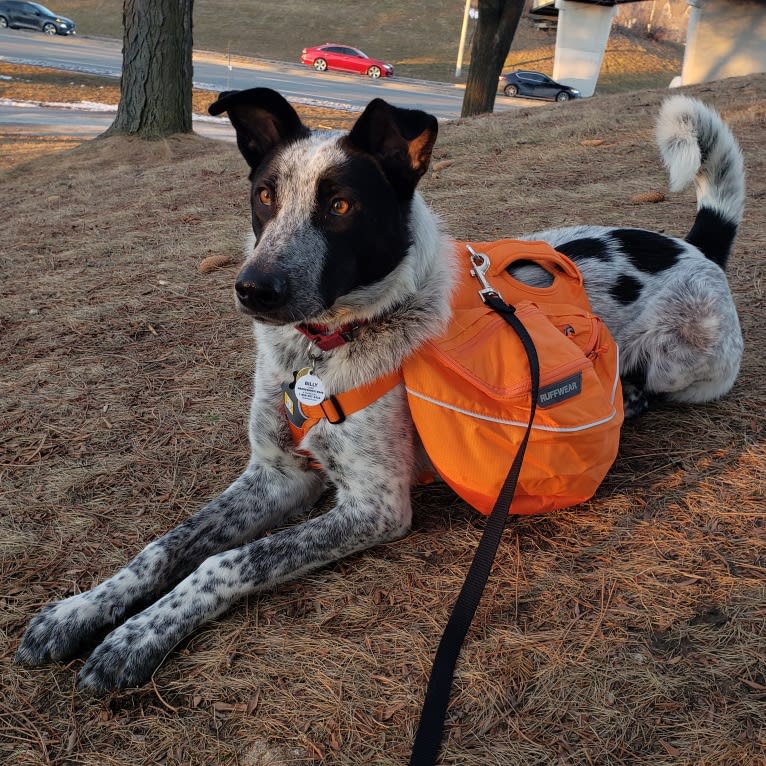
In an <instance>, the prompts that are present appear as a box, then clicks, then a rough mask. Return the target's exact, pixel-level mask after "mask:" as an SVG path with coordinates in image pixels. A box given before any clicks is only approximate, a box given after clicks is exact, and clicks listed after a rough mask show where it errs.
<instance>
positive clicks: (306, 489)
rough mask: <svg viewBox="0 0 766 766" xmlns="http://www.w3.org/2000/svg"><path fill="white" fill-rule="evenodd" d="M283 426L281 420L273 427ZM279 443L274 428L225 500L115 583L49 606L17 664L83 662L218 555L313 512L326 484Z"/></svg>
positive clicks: (154, 546) (151, 549)
mask: <svg viewBox="0 0 766 766" xmlns="http://www.w3.org/2000/svg"><path fill="white" fill-rule="evenodd" d="M280 423H281V421H280V422H277V421H276V420H274V422H273V426H274V429H278V428H279V427H280ZM261 425H262V426H263V425H265V424H263V422H262V423H261ZM261 431H263V427H262V428H261ZM277 440H278V437H277V435H276V430H275V434H274V435H272V437H271V439H270V441H269V442H267V441H265V440H264V442H263V443H264V444H267V445H268V446H264V447H263V448H262V449H261V448H259V440H258V439H256V438H254V439H253V459H252V460H251V462H250V465H249V466H248V468H247V469H246V470H245V472H244V473H243V474H242V475H241V476H240V477H239V478H238V479H237V480H236V481H235V482H234V483H233V484H232V485H231V486H230V487H229V488H228V489H227V490H225V491H224V492H223V494H222V495H220V496H219V497H218V498H216V499H215V500H213V501H212V502H210V503H209V504H208V505H206V506H205V507H204V508H203V509H202V510H201V511H199V512H198V513H197V514H195V515H194V516H192V517H190V518H189V519H187V520H186V521H184V522H183V523H182V524H180V525H179V526H178V527H176V528H175V529H173V530H171V531H170V532H168V533H167V534H165V535H164V536H163V537H161V538H159V539H158V540H155V541H154V542H152V543H150V544H149V545H147V546H146V548H144V549H143V550H142V551H141V552H140V553H139V554H138V555H137V556H136V557H135V558H134V559H133V560H132V561H131V562H130V563H129V564H128V565H127V566H126V567H124V568H123V569H121V570H120V571H119V572H117V573H116V574H115V575H113V576H112V577H110V578H109V579H108V580H105V581H104V582H103V583H101V584H100V585H97V586H96V587H95V588H93V589H92V590H89V591H85V592H83V593H79V594H77V595H75V596H70V597H69V598H66V599H64V600H63V601H57V602H53V603H51V604H49V605H48V606H47V607H45V609H43V610H42V611H41V612H40V613H39V614H38V615H37V616H35V617H34V618H33V619H32V620H31V621H30V623H29V626H28V627H27V630H26V632H25V634H24V637H23V638H22V641H21V644H20V646H19V649H18V652H17V654H16V659H17V661H18V662H21V663H23V664H28V665H39V664H42V663H44V662H48V661H51V660H65V659H69V658H71V657H73V656H76V655H77V654H78V653H79V652H80V651H81V650H82V649H84V648H87V647H88V646H92V645H93V644H94V643H96V642H97V640H99V639H100V638H101V637H102V636H103V635H104V633H106V632H107V631H108V630H111V628H113V627H114V626H115V625H116V624H118V623H119V622H120V621H121V620H122V619H124V618H125V617H126V616H128V615H130V614H133V613H135V612H136V611H138V610H139V609H142V608H143V607H144V606H145V605H146V604H148V603H151V602H152V601H154V600H155V599H156V598H157V597H158V596H160V595H162V594H163V593H166V592H167V590H168V589H169V588H170V587H172V586H174V585H175V584H176V583H178V582H179V581H180V580H182V579H183V578H184V577H186V576H187V575H188V574H189V573H190V572H192V571H194V569H196V567H197V566H198V565H199V564H200V563H201V562H203V561H204V560H205V559H206V558H208V557H209V556H210V555H211V554H214V553H217V552H219V551H222V550H227V549H228V548H232V547H235V546H237V545H240V544H241V543H242V542H243V541H245V540H249V539H252V538H253V537H255V536H258V535H260V534H262V533H263V532H265V531H267V530H269V529H271V528H273V527H274V526H277V525H279V524H281V523H284V522H285V521H286V520H288V519H289V518H291V517H292V516H294V515H296V514H297V513H300V512H303V511H305V510H306V509H307V508H309V507H311V506H312V505H313V503H314V502H315V501H316V499H317V497H318V495H319V494H320V492H321V490H322V488H323V486H324V483H325V482H324V479H323V478H322V477H321V476H319V475H318V474H317V473H316V472H311V471H306V470H304V465H303V463H304V461H303V460H302V459H299V458H296V457H295V456H293V455H291V454H290V453H289V452H284V451H282V450H280V449H279V447H277V446H276V444H277Z"/></svg>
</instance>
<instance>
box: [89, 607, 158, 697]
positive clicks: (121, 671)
mask: <svg viewBox="0 0 766 766" xmlns="http://www.w3.org/2000/svg"><path fill="white" fill-rule="evenodd" d="M146 622H147V621H146V620H143V619H142V615H141V614H139V615H136V616H135V617H133V618H131V619H130V620H128V621H127V622H126V623H125V624H124V625H121V626H120V627H119V628H117V629H116V630H113V631H112V632H111V633H110V634H109V635H108V636H107V637H106V638H105V639H104V641H103V642H102V643H100V644H99V645H98V646H97V647H96V648H95V649H94V650H93V654H91V655H90V657H89V658H88V660H87V662H86V663H85V665H83V667H82V670H80V673H79V675H78V677H77V686H78V688H79V689H80V690H82V691H88V692H92V693H93V694H98V695H103V694H106V693H107V692H110V691H113V690H115V689H125V688H128V687H134V686H142V685H143V684H145V683H146V682H147V681H148V680H149V679H150V678H151V677H152V674H153V673H154V671H155V670H156V669H157V667H159V665H160V664H161V663H162V660H163V659H164V658H165V655H166V654H167V653H168V652H169V651H170V650H171V649H172V648H173V643H172V642H171V643H170V644H169V645H168V643H167V641H166V640H165V636H164V635H162V634H161V633H158V632H156V631H155V630H153V629H152V627H151V625H149V624H145V623H146Z"/></svg>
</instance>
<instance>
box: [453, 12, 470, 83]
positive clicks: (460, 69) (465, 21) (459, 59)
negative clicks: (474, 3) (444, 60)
mask: <svg viewBox="0 0 766 766" xmlns="http://www.w3.org/2000/svg"><path fill="white" fill-rule="evenodd" d="M470 12H471V0H465V10H464V11H463V28H462V29H461V30H460V45H459V46H458V49H457V63H456V64H455V77H460V75H461V74H462V73H463V48H464V47H465V36H466V33H467V32H468V15H469V13H470Z"/></svg>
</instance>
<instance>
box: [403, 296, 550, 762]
mask: <svg viewBox="0 0 766 766" xmlns="http://www.w3.org/2000/svg"><path fill="white" fill-rule="evenodd" d="M484 302H485V303H486V304H487V305H488V306H489V307H490V308H492V309H493V310H494V311H496V312H497V313H498V314H500V316H501V317H502V318H503V319H504V320H505V321H506V322H507V323H508V324H509V325H510V326H511V327H512V328H513V330H514V331H515V332H516V334H517V335H518V336H519V340H520V341H521V343H522V345H523V346H524V351H525V352H526V355H527V360H528V361H529V371H530V378H531V383H532V389H531V404H530V408H529V423H528V424H527V430H526V433H525V434H524V438H523V439H522V442H521V444H520V445H519V449H518V451H517V452H516V457H515V458H514V459H513V464H512V465H511V469H510V471H508V476H507V477H506V479H505V482H504V483H503V486H502V488H501V490H500V494H499V495H498V496H497V501H496V502H495V506H494V508H493V509H492V513H491V514H490V515H489V517H488V518H487V522H486V526H485V527H484V532H483V534H482V536H481V540H480V541H479V545H478V547H477V548H476V553H475V554H474V557H473V561H472V562H471V566H470V568H469V570H468V574H467V575H466V578H465V582H464V583H463V587H462V588H461V589H460V594H459V595H458V597H457V600H456V601H455V606H454V607H453V608H452V614H451V615H450V618H449V620H448V621H447V627H446V628H445V629H444V633H443V634H442V637H441V640H440V641H439V647H438V649H437V650H436V656H435V657H434V663H433V667H432V668H431V677H430V678H429V680H428V688H427V690H426V697H425V701H424V702H423V709H422V710H421V712H420V723H419V724H418V730H417V732H416V734H415V743H414V745H413V747H412V755H411V756H410V766H433V764H435V763H436V758H437V756H438V755H439V749H440V747H441V740H442V735H443V732H444V719H445V718H446V715H447V706H448V704H449V697H450V690H451V688H452V678H453V676H454V674H455V665H456V663H457V658H458V655H459V654H460V649H461V647H462V645H463V641H464V640H465V637H466V634H467V633H468V629H469V628H470V627H471V622H472V621H473V617H474V615H475V614H476V609H477V608H478V606H479V601H480V600H481V595H482V593H483V592H484V586H485V585H486V584H487V578H488V577H489V573H490V570H491V569H492V563H493V562H494V560H495V555H496V554H497V549H498V546H499V545H500V540H501V538H502V535H503V530H504V529H505V525H506V522H507V520H508V511H509V509H510V506H511V503H512V501H513V495H514V493H515V491H516V484H517V482H518V480H519V474H520V472H521V464H522V462H523V460H524V453H525V452H526V449H527V443H528V442H529V436H530V434H531V432H532V423H533V421H534V419H535V412H536V410H537V397H538V394H539V390H540V361H539V359H538V357H537V349H536V348H535V344H534V342H533V341H532V338H531V337H530V335H529V333H528V332H527V328H526V327H524V325H523V324H522V323H521V321H520V320H519V318H518V317H517V316H516V313H515V310H514V308H513V306H509V305H507V304H506V303H505V302H504V301H503V300H502V298H500V296H499V295H497V294H496V293H495V294H490V295H487V296H485V297H484Z"/></svg>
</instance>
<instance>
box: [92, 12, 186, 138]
mask: <svg viewBox="0 0 766 766" xmlns="http://www.w3.org/2000/svg"><path fill="white" fill-rule="evenodd" d="M193 1H194V0H124V1H123V6H122V25H123V38H122V77H121V78H120V103H119V106H118V107H117V116H116V118H115V120H114V122H113V123H112V125H111V127H110V128H109V129H108V130H107V131H106V133H105V134H104V135H114V134H117V133H122V134H130V135H135V136H138V137H139V138H145V139H150V140H152V139H159V138H164V137H165V136H169V135H171V134H173V133H191V130H192V4H193Z"/></svg>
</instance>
